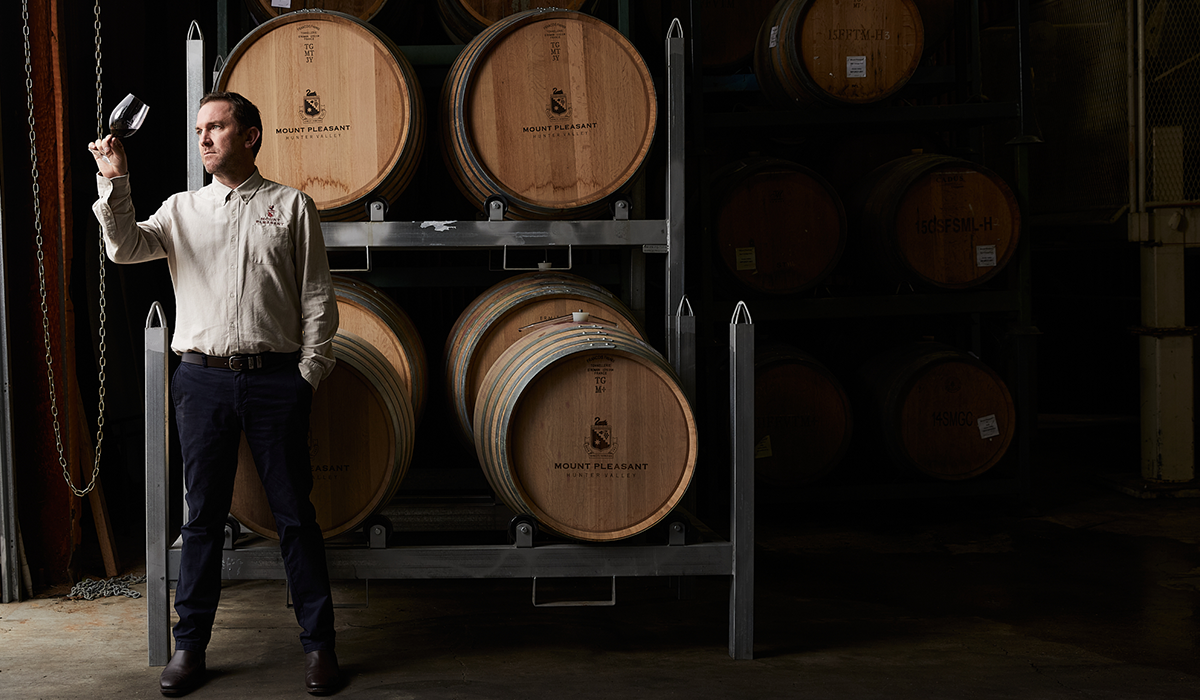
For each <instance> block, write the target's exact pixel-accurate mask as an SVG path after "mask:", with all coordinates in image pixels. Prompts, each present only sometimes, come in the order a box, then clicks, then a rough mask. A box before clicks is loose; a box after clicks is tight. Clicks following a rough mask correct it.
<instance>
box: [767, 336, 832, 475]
mask: <svg viewBox="0 0 1200 700" xmlns="http://www.w3.org/2000/svg"><path fill="white" fill-rule="evenodd" d="M853 433H854V416H853V412H852V410H851V408H850V399H849V398H848V397H847V395H846V390H845V389H844V388H843V387H842V383H841V382H839V381H838V379H837V377H836V376H834V374H833V373H832V372H830V371H829V368H828V367H826V366H825V365H823V364H821V362H820V361H818V360H817V359H816V358H815V357H813V356H811V355H809V354H807V353H805V352H802V351H801V350H799V349H797V348H794V347H790V346H783V345H775V346H768V347H766V348H764V349H763V350H761V351H759V352H758V353H756V354H755V358H754V475H755V477H756V478H758V479H759V480H760V481H762V482H764V483H766V484H769V485H773V486H802V485H805V484H810V483H813V482H815V481H818V480H819V479H821V478H822V477H824V476H825V475H827V474H829V473H830V472H832V471H833V470H834V468H836V467H837V465H838V463H839V462H841V460H842V458H843V457H845V456H846V451H847V450H848V449H849V447H850V440H851V437H852V435H853Z"/></svg>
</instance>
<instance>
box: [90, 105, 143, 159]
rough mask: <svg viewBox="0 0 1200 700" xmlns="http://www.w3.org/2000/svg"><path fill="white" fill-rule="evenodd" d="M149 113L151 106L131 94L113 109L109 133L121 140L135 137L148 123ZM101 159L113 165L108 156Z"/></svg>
mask: <svg viewBox="0 0 1200 700" xmlns="http://www.w3.org/2000/svg"><path fill="white" fill-rule="evenodd" d="M149 111H150V105H147V104H146V103H145V102H142V101H141V100H139V99H138V98H136V97H134V96H133V93H132V92H131V93H129V94H128V95H126V96H125V99H123V100H121V102H120V104H118V105H117V106H116V107H115V108H114V109H113V111H112V114H110V115H109V116H108V131H109V133H111V134H112V135H113V136H115V137H117V138H119V139H123V138H125V137H126V136H133V135H134V133H136V132H137V130H138V129H140V128H141V126H142V123H143V122H145V121H146V113H147V112H149ZM100 158H101V159H102V160H103V161H104V162H105V163H108V164H110V165H111V164H112V161H111V160H109V159H108V156H106V155H104V154H103V153H101V154H100Z"/></svg>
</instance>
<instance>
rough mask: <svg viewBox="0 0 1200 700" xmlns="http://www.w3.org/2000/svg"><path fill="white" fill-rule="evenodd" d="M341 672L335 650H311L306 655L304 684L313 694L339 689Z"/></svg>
mask: <svg viewBox="0 0 1200 700" xmlns="http://www.w3.org/2000/svg"><path fill="white" fill-rule="evenodd" d="M340 683H341V673H340V672H339V671H338V660H337V654H335V653H333V650H329V651H310V652H308V653H307V654H305V655H304V686H305V688H307V689H308V692H309V693H310V694H312V695H329V694H330V693H332V692H334V691H336V690H337V689H338V685H340Z"/></svg>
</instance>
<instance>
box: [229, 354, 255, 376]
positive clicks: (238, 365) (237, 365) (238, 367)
mask: <svg viewBox="0 0 1200 700" xmlns="http://www.w3.org/2000/svg"><path fill="white" fill-rule="evenodd" d="M256 360H257V362H255V361H256ZM261 366H262V358H260V357H255V356H254V355H249V356H247V355H232V356H231V357H230V358H229V361H228V367H229V369H231V370H233V371H234V372H241V371H242V370H245V369H257V368H258V367H261Z"/></svg>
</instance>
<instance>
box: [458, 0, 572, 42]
mask: <svg viewBox="0 0 1200 700" xmlns="http://www.w3.org/2000/svg"><path fill="white" fill-rule="evenodd" d="M583 4H584V0H437V11H438V19H439V20H440V21H441V23H442V28H443V29H445V30H446V36H449V37H450V38H451V39H453V40H454V41H456V42H458V43H460V44H465V43H467V42H469V41H471V40H472V39H474V38H475V37H476V36H478V35H479V33H480V32H482V31H483V30H485V29H487V28H488V27H490V26H491V25H492V24H493V23H495V22H496V21H498V20H501V19H504V18H505V17H508V16H509V15H513V14H516V13H518V12H526V11H528V10H537V9H544V8H548V7H553V8H558V9H560V10H578V9H580V8H581V7H583Z"/></svg>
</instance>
